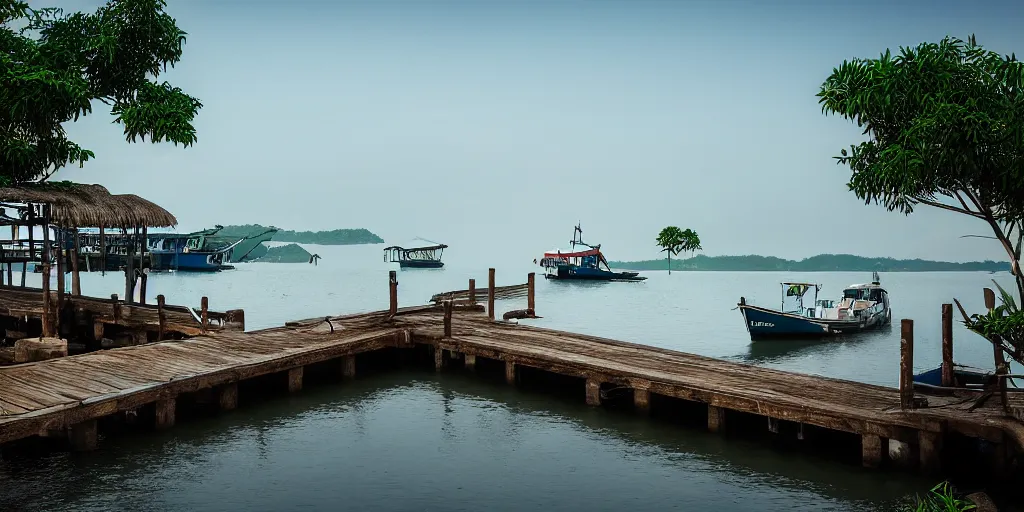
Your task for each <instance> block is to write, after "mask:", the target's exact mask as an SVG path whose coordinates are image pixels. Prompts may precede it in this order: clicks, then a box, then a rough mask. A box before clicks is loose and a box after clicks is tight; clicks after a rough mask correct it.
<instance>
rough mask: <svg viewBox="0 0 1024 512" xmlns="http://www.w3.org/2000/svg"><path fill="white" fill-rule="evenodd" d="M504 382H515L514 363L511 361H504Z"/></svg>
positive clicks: (513, 383)
mask: <svg viewBox="0 0 1024 512" xmlns="http://www.w3.org/2000/svg"><path fill="white" fill-rule="evenodd" d="M505 382H507V383H509V384H512V385H513V386H514V385H515V384H516V364H515V363H513V362H512V361H505Z"/></svg>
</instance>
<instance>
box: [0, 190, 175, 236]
mask: <svg viewBox="0 0 1024 512" xmlns="http://www.w3.org/2000/svg"><path fill="white" fill-rule="evenodd" d="M0 201H6V202H10V203H22V204H25V203H33V204H49V205H50V212H51V216H52V222H53V223H54V224H56V225H58V226H62V227H68V228H71V227H78V228H84V227H100V226H103V227H109V228H130V227H142V226H147V227H161V228H163V227H172V226H175V225H177V224H178V219H175V218H174V215H171V213H170V212H168V211H167V210H165V209H163V208H161V207H160V206H157V205H156V204H154V203H152V202H150V201H147V200H145V199H143V198H141V197H139V196H136V195H133V194H120V195H113V194H111V193H110V192H109V191H107V189H106V188H105V187H103V186H101V185H83V184H78V183H54V184H51V183H39V184H24V185H18V186H15V187H0Z"/></svg>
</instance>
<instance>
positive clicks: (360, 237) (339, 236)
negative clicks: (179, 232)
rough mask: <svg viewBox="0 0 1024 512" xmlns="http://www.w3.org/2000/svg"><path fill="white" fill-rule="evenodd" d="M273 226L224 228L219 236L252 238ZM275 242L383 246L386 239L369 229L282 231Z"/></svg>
mask: <svg viewBox="0 0 1024 512" xmlns="http://www.w3.org/2000/svg"><path fill="white" fill-rule="evenodd" d="M270 228H271V226H262V225H260V224H245V225H241V226H240V225H232V226H224V228H222V229H221V230H220V233H218V234H219V235H222V236H238V237H243V236H252V235H254V234H257V233H262V232H264V231H266V230H268V229H270ZM271 240H272V241H274V242H292V243H298V244H315V245H362V244H382V243H384V239H383V238H381V237H379V236H377V235H375V234H374V233H371V232H370V231H369V230H368V229H365V228H357V229H332V230H330V231H290V230H286V229H281V230H279V231H278V232H277V233H275V234H274V237H273V238H272V239H271Z"/></svg>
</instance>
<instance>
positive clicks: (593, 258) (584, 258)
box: [535, 225, 647, 281]
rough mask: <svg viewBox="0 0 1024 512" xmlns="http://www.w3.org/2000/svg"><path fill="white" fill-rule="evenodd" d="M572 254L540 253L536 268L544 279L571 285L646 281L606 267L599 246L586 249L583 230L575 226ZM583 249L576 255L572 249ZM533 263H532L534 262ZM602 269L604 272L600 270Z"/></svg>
mask: <svg viewBox="0 0 1024 512" xmlns="http://www.w3.org/2000/svg"><path fill="white" fill-rule="evenodd" d="M569 243H570V244H571V245H572V250H571V251H569V252H561V251H559V250H554V251H551V252H546V253H544V257H543V258H541V260H540V266H542V267H544V270H545V272H544V277H545V278H547V279H559V280H575V281H643V280H644V279H647V278H646V277H642V276H640V273H639V272H616V271H614V270H612V269H611V268H609V267H608V260H606V259H605V257H604V254H601V244H598V245H590V244H587V243H585V242H584V241H583V229H581V228H580V226H579V225H577V226H576V229H575V231H573V237H572V241H571V242H569ZM577 245H579V246H583V247H586V250H583V251H577V250H576V246H577ZM535 261H536V260H535ZM601 265H604V268H601Z"/></svg>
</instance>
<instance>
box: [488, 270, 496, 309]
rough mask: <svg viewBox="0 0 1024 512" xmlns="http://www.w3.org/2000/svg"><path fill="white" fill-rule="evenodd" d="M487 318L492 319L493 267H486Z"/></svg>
mask: <svg viewBox="0 0 1024 512" xmlns="http://www.w3.org/2000/svg"><path fill="white" fill-rule="evenodd" d="M487 318H490V319H491V320H494V269H493V268H489V269H487Z"/></svg>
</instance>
